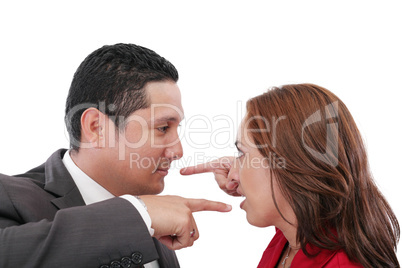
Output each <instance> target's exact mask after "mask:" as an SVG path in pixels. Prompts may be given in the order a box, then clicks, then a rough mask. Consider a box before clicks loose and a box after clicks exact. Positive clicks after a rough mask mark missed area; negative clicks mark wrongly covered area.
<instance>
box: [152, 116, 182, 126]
mask: <svg viewBox="0 0 402 268" xmlns="http://www.w3.org/2000/svg"><path fill="white" fill-rule="evenodd" d="M177 121H179V119H178V118H177V117H174V116H165V117H160V118H156V119H154V120H152V121H151V123H152V124H154V125H157V124H161V123H166V122H177Z"/></svg>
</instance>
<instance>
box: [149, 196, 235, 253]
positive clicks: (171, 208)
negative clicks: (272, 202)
mask: <svg viewBox="0 0 402 268" xmlns="http://www.w3.org/2000/svg"><path fill="white" fill-rule="evenodd" d="M141 199H142V200H143V201H144V203H145V205H146V206H147V209H148V213H149V216H150V217H151V220H152V226H151V227H152V228H153V229H154V231H155V233H154V237H155V238H157V239H158V240H159V241H160V242H162V243H163V244H165V245H166V246H167V247H168V248H169V249H172V250H177V249H181V248H185V247H189V246H192V245H193V243H194V241H195V240H197V239H198V237H199V236H200V233H199V231H198V228H197V224H196V223H195V220H194V217H193V212H197V211H218V212H228V211H231V210H232V207H231V206H230V205H227V204H224V203H221V202H214V201H210V200H205V199H188V198H183V197H179V196H155V195H145V196H141Z"/></svg>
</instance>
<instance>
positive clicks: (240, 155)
mask: <svg viewBox="0 0 402 268" xmlns="http://www.w3.org/2000/svg"><path fill="white" fill-rule="evenodd" d="M243 155H244V153H243V152H242V151H240V150H238V151H237V155H236V158H241V157H242V156H243Z"/></svg>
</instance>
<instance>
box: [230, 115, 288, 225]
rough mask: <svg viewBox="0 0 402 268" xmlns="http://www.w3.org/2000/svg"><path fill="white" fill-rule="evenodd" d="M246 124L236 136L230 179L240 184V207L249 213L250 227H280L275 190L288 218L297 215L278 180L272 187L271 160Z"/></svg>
mask: <svg viewBox="0 0 402 268" xmlns="http://www.w3.org/2000/svg"><path fill="white" fill-rule="evenodd" d="M244 121H245V120H243V122H242V124H241V126H240V128H239V131H238V135H237V136H238V138H237V142H236V145H237V148H238V150H239V155H238V157H237V158H236V160H235V162H234V163H233V166H232V168H231V170H230V172H229V175H228V178H229V180H235V181H236V182H237V183H238V188H237V192H238V193H239V194H241V195H242V196H244V197H245V199H244V201H243V202H242V203H241V204H240V207H241V208H242V209H244V210H245V211H246V213H247V220H248V222H249V223H250V224H251V225H254V226H258V227H266V226H271V225H275V226H277V227H278V228H280V225H281V223H283V222H284V220H283V218H282V217H281V216H280V214H279V212H278V210H277V208H276V206H275V204H274V201H273V198H272V189H273V192H274V194H275V199H276V202H277V204H278V207H279V209H280V211H281V213H282V214H283V215H284V216H285V218H286V219H287V220H289V221H291V222H292V221H293V220H294V218H295V217H294V213H293V211H292V209H291V207H290V205H289V203H288V202H287V201H286V200H285V199H284V197H283V195H282V193H281V191H280V190H279V187H278V185H277V183H276V180H275V178H273V180H272V185H271V174H270V170H271V168H272V166H270V163H271V160H270V159H269V158H265V157H263V156H262V155H261V153H260V152H259V150H258V148H257V146H256V145H255V144H254V141H253V139H252V137H251V135H250V134H251V133H250V131H248V130H247V129H246V128H245V123H244ZM276 168H278V167H276Z"/></svg>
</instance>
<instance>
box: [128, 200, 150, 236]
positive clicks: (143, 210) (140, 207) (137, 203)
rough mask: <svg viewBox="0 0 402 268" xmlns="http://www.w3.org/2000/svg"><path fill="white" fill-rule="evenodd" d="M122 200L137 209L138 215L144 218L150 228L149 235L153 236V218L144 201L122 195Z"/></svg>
mask: <svg viewBox="0 0 402 268" xmlns="http://www.w3.org/2000/svg"><path fill="white" fill-rule="evenodd" d="M120 198H124V199H126V200H127V201H129V202H130V203H131V204H132V205H133V206H134V207H135V208H136V209H137V211H138V213H139V214H140V215H141V217H142V220H143V221H144V223H145V225H146V226H147V228H148V231H149V234H150V235H151V236H153V235H154V229H152V228H151V226H152V220H151V217H150V216H149V213H148V208H147V206H146V205H145V203H144V201H143V200H142V199H141V198H140V197H138V196H133V195H128V194H126V195H122V196H120Z"/></svg>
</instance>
